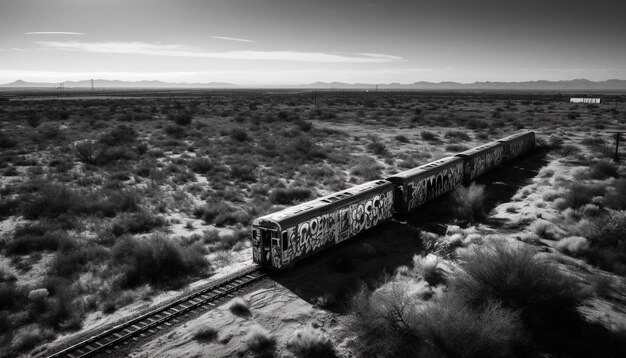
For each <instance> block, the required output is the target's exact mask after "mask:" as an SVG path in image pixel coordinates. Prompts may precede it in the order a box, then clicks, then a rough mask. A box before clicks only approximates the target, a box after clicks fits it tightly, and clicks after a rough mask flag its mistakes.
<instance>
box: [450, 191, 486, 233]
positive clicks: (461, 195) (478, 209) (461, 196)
mask: <svg viewBox="0 0 626 358" xmlns="http://www.w3.org/2000/svg"><path fill="white" fill-rule="evenodd" d="M453 198H454V201H455V202H456V205H457V209H456V210H457V214H458V215H459V217H461V218H462V219H464V220H468V221H469V222H471V223H475V222H476V221H478V220H480V219H482V218H484V216H485V215H486V213H485V200H486V198H487V196H486V194H485V186H484V185H482V184H476V183H472V184H470V186H469V187H464V186H459V187H457V188H456V189H455V191H454V193H453Z"/></svg>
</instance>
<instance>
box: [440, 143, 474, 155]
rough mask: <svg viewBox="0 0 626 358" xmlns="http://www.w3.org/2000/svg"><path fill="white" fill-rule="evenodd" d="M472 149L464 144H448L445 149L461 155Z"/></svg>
mask: <svg viewBox="0 0 626 358" xmlns="http://www.w3.org/2000/svg"><path fill="white" fill-rule="evenodd" d="M468 149H470V148H469V147H468V146H466V145H463V144H448V145H446V147H445V150H446V151H447V152H453V153H459V152H464V151H466V150H468Z"/></svg>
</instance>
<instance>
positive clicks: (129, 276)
mask: <svg viewBox="0 0 626 358" xmlns="http://www.w3.org/2000/svg"><path fill="white" fill-rule="evenodd" d="M111 265H112V267H115V268H117V269H118V270H120V272H121V273H122V275H123V284H125V285H127V286H137V285H140V284H143V283H150V284H153V285H163V284H167V283H169V282H171V281H173V280H175V279H180V278H182V277H184V276H185V275H189V274H198V273H200V272H202V271H203V270H204V269H205V268H206V267H207V266H208V262H207V261H206V259H205V258H204V256H203V255H202V254H201V253H200V252H198V251H196V250H194V248H193V246H190V247H186V248H183V247H181V246H180V245H179V244H178V243H177V242H176V241H174V240H173V239H171V238H169V237H167V236H165V235H162V234H155V235H152V236H150V237H147V238H143V239H138V238H134V237H130V236H124V237H122V238H120V239H119V240H118V241H117V242H116V243H115V245H114V246H113V248H112V250H111Z"/></svg>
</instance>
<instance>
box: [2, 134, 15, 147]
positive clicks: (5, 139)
mask: <svg viewBox="0 0 626 358" xmlns="http://www.w3.org/2000/svg"><path fill="white" fill-rule="evenodd" d="M16 145H17V141H16V140H15V139H13V138H11V137H10V136H8V135H7V134H6V133H5V132H2V131H0V148H2V149H9V148H13V147H15V146H16Z"/></svg>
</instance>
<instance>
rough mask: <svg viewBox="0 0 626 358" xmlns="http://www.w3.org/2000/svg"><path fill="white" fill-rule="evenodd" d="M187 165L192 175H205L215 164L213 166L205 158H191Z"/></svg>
mask: <svg viewBox="0 0 626 358" xmlns="http://www.w3.org/2000/svg"><path fill="white" fill-rule="evenodd" d="M188 165H189V168H190V169H191V170H192V171H193V172H194V173H199V174H205V173H207V172H209V171H210V170H212V169H213V168H214V167H215V164H213V162H212V161H211V160H210V159H209V158H205V157H200V158H193V159H192V160H190V161H189V163H188Z"/></svg>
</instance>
